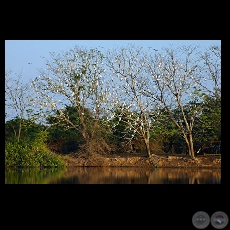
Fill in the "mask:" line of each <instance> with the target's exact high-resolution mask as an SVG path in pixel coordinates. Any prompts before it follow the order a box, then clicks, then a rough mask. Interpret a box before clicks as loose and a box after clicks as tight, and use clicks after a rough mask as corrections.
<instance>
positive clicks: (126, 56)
mask: <svg viewBox="0 0 230 230" xmlns="http://www.w3.org/2000/svg"><path fill="white" fill-rule="evenodd" d="M147 58H148V56H147V53H146V51H144V50H143V48H142V47H135V46H134V45H132V44H129V45H128V47H125V48H121V49H114V50H110V51H109V52H108V53H107V55H106V65H107V66H108V68H109V69H108V73H109V74H110V75H109V76H110V86H111V93H110V98H111V100H110V102H111V104H110V109H112V114H111V118H114V117H117V118H118V121H121V122H123V123H125V124H126V125H127V130H126V132H125V133H124V138H126V139H127V141H128V142H129V143H130V142H131V141H132V139H133V138H134V137H135V136H137V135H138V136H139V137H141V138H143V140H144V143H145V146H146V153H147V155H148V156H150V155H151V151H150V145H149V140H150V128H151V124H150V123H151V119H150V117H149V115H150V114H149V108H150V106H151V105H150V104H149V101H148V100H149V99H148V98H146V97H144V95H143V94H142V91H143V88H146V87H147V83H148V81H147V79H148V76H147V75H146V73H145V71H144V66H145V64H146V60H147ZM114 111H119V113H115V112H114ZM130 134H131V135H130Z"/></svg>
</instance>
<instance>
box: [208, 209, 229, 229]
mask: <svg viewBox="0 0 230 230" xmlns="http://www.w3.org/2000/svg"><path fill="white" fill-rule="evenodd" d="M211 224H212V226H213V227H214V228H216V229H223V228H225V227H226V226H227V224H228V216H227V214H226V213H224V212H221V211H218V212H215V213H213V214H212V216H211Z"/></svg>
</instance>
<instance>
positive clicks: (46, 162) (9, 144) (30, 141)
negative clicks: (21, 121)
mask: <svg viewBox="0 0 230 230" xmlns="http://www.w3.org/2000/svg"><path fill="white" fill-rule="evenodd" d="M14 122H15V121H12V123H14ZM9 123H10V122H9ZM25 123H26V122H25ZM27 124H28V123H27ZM37 128H38V127H37V126H36V125H35V124H34V125H33V126H32V127H29V126H28V127H27V126H26V127H25V128H24V130H23V133H24V134H23V136H22V138H21V139H20V140H19V141H18V140H17V139H16V138H14V134H13V133H10V130H11V129H8V128H7V129H6V130H7V138H6V141H5V166H27V167H28V166H32V167H38V166H39V167H42V166H49V167H53V166H55V167H57V166H59V167H60V166H64V163H63V162H62V161H61V159H60V158H59V157H58V156H56V155H54V154H53V153H52V152H50V151H49V150H48V149H47V147H46V140H47V137H48V132H46V131H39V129H37ZM11 131H12V130H11ZM29 134H31V136H29Z"/></svg>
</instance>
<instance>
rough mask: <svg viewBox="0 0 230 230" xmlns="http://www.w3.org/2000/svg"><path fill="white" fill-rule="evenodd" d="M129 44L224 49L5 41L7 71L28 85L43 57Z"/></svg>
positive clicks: (204, 44) (159, 42)
mask: <svg viewBox="0 0 230 230" xmlns="http://www.w3.org/2000/svg"><path fill="white" fill-rule="evenodd" d="M128 43H132V44H136V45H138V46H142V47H146V48H147V47H152V48H154V49H157V50H159V51H160V50H161V49H162V48H163V47H169V46H170V45H173V47H174V46H175V47H178V46H182V45H199V46H201V48H207V47H209V46H210V45H221V40H5V70H11V71H12V72H13V75H12V77H13V76H14V74H15V76H17V74H19V73H21V74H22V76H23V78H24V81H25V82H26V81H27V80H28V79H34V78H35V77H36V76H38V70H39V69H43V68H44V69H45V67H46V66H45V61H44V60H45V59H43V58H42V57H45V58H47V59H49V57H50V54H49V52H55V53H59V52H61V51H67V50H69V49H71V48H73V47H74V46H75V45H77V46H80V47H86V48H98V47H99V46H102V47H104V49H105V50H107V49H110V48H116V47H120V46H126V45H127V44H128ZM28 63H32V64H28Z"/></svg>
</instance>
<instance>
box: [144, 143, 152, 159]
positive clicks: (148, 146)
mask: <svg viewBox="0 0 230 230" xmlns="http://www.w3.org/2000/svg"><path fill="white" fill-rule="evenodd" d="M145 147H146V152H147V156H148V157H150V155H151V151H150V145H149V140H148V139H145Z"/></svg>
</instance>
